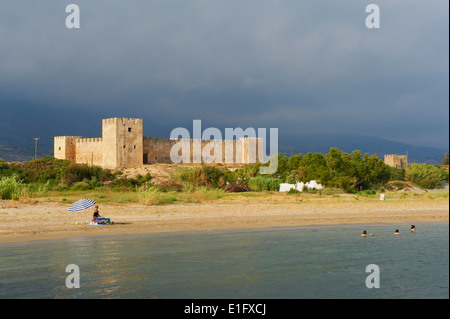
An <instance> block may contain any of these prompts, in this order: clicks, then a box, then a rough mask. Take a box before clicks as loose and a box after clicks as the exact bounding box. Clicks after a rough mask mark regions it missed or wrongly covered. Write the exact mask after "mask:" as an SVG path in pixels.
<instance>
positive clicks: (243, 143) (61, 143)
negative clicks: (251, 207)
mask: <svg viewBox="0 0 450 319" xmlns="http://www.w3.org/2000/svg"><path fill="white" fill-rule="evenodd" d="M54 143H55V147H54V153H55V158H59V159H67V160H70V161H71V162H73V163H82V164H87V165H94V166H101V167H103V168H109V169H120V168H131V167H138V166H141V165H143V164H156V163H166V164H171V163H172V160H171V154H170V153H171V150H172V149H173V147H174V146H175V145H176V144H178V143H182V144H178V145H177V146H183V148H182V150H181V149H179V152H178V155H182V154H180V153H181V152H182V153H183V156H184V159H183V162H190V163H202V162H220V163H256V162H257V161H260V162H262V161H263V158H262V156H263V140H262V139H260V138H253V137H252V138H249V137H245V138H240V139H238V140H220V141H216V140H196V139H186V140H172V139H169V138H155V137H143V123H142V119H133V118H109V119H104V120H102V137H101V138H82V137H81V136H56V137H55V138H54ZM204 154H208V155H210V159H209V161H208V160H206V159H205V157H202V155H204ZM187 157H189V158H187Z"/></svg>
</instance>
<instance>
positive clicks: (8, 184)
mask: <svg viewBox="0 0 450 319" xmlns="http://www.w3.org/2000/svg"><path fill="white" fill-rule="evenodd" d="M38 190H39V189H38ZM35 192H36V190H34V189H32V188H30V187H29V185H26V184H24V183H23V181H22V180H19V179H18V178H17V177H16V176H11V177H2V178H1V179H0V198H1V199H12V200H20V199H22V198H31V197H33V196H34V193H35Z"/></svg>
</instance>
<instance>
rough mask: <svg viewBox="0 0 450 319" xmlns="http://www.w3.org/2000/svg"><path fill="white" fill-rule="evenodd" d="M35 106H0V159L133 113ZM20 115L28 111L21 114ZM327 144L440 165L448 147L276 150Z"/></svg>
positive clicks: (357, 139) (336, 138) (42, 151)
mask: <svg viewBox="0 0 450 319" xmlns="http://www.w3.org/2000/svg"><path fill="white" fill-rule="evenodd" d="M43 112H44V111H43V108H39V107H38V106H35V107H30V106H29V105H21V104H18V103H16V104H14V107H8V106H7V105H6V106H0V114H1V117H0V158H3V159H5V160H7V161H17V160H19V161H25V160H30V159H31V158H33V157H34V151H35V141H34V140H33V137H39V138H40V140H39V141H38V157H42V156H48V155H53V137H54V136H62V135H79V136H83V137H101V134H102V128H101V120H102V119H103V118H109V117H115V116H122V115H123V116H125V117H126V116H129V117H139V115H137V116H133V115H132V114H122V115H117V114H99V113H96V112H95V110H93V111H91V112H80V113H78V112H73V113H71V114H70V116H68V115H67V110H63V109H58V108H53V109H49V108H47V109H46V111H45V116H43ZM22 114H27V115H28V116H27V117H23V116H22ZM169 134H170V128H167V127H166V126H164V123H157V122H156V123H155V121H152V119H146V118H144V135H145V136H156V137H168V136H169ZM330 147H337V148H339V149H340V150H343V151H345V152H352V151H353V150H355V149H359V150H361V151H362V152H363V153H369V154H375V153H376V154H377V155H378V156H379V157H380V158H383V155H384V154H406V153H407V152H408V155H409V157H408V158H409V162H417V163H429V164H440V163H441V160H442V158H443V157H444V154H445V152H446V151H448V150H444V149H439V148H434V147H419V146H413V145H409V144H405V143H400V142H395V141H388V140H385V139H382V138H379V137H371V136H361V135H303V134H301V135H299V136H283V135H280V137H279V151H280V152H281V153H284V154H285V155H288V156H289V155H293V154H298V153H303V154H306V153H308V152H319V153H324V154H325V153H328V152H329V150H330Z"/></svg>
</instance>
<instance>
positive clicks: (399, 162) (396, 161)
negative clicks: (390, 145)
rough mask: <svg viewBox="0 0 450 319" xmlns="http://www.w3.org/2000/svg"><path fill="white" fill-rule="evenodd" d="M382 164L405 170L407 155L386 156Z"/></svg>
mask: <svg viewBox="0 0 450 319" xmlns="http://www.w3.org/2000/svg"><path fill="white" fill-rule="evenodd" d="M384 163H385V164H387V165H389V166H392V167H394V168H398V169H405V168H406V165H408V155H396V154H386V155H384Z"/></svg>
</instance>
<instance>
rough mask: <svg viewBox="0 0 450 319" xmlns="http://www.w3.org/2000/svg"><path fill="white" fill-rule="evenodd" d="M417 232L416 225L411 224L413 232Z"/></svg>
mask: <svg viewBox="0 0 450 319" xmlns="http://www.w3.org/2000/svg"><path fill="white" fill-rule="evenodd" d="M415 232H416V226H414V225H411V233H415Z"/></svg>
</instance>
